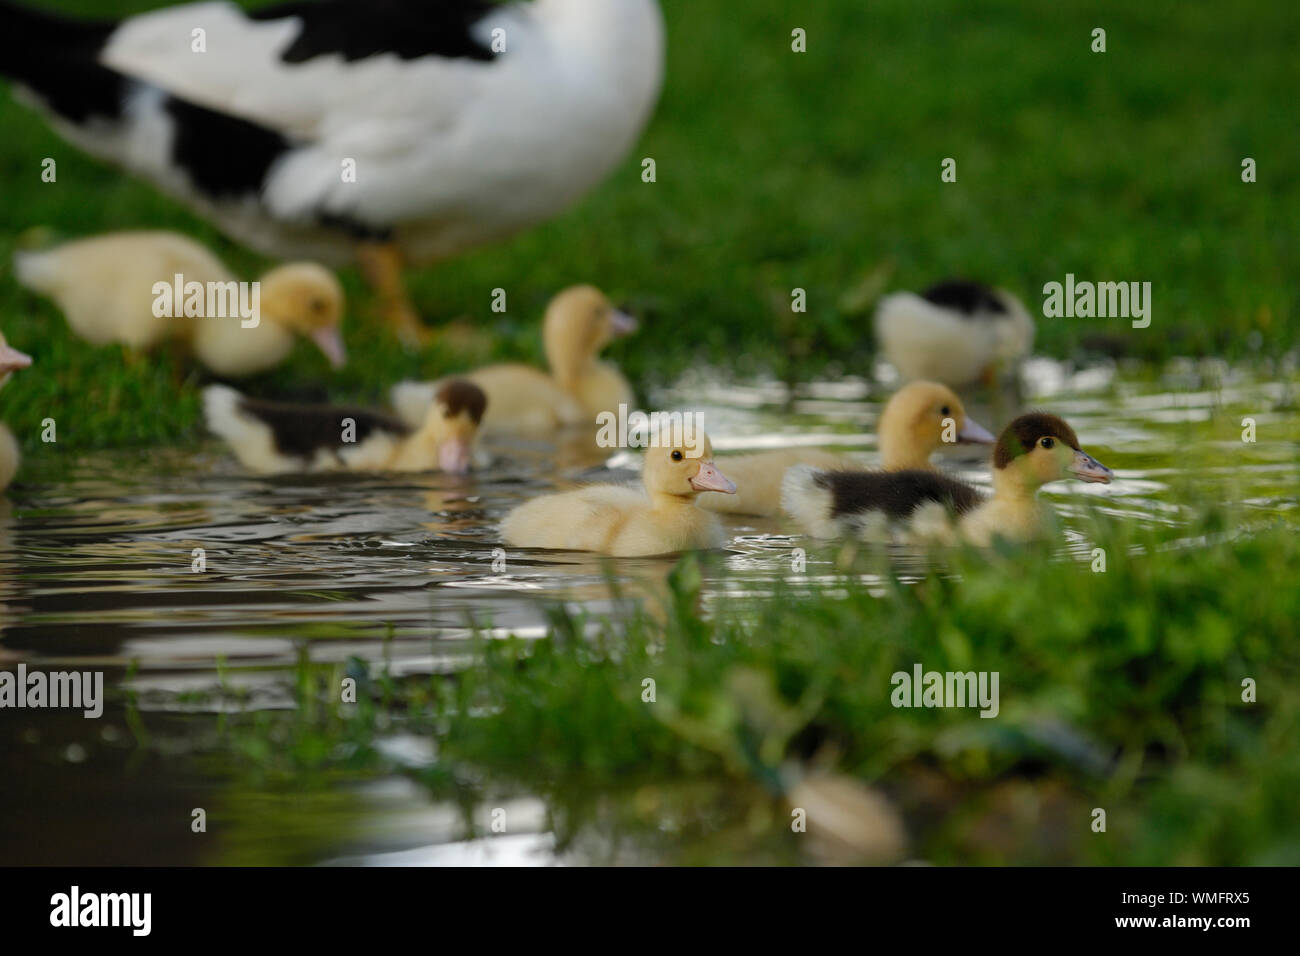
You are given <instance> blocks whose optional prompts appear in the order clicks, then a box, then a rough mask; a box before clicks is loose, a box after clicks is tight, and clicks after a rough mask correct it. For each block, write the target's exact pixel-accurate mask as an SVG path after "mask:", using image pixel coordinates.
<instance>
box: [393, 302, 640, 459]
mask: <svg viewBox="0 0 1300 956" xmlns="http://www.w3.org/2000/svg"><path fill="white" fill-rule="evenodd" d="M636 328H637V323H636V320H635V319H634V318H632V317H631V316H630V315H627V314H625V313H623V312H620V311H619V310H618V309H616V308H614V306H613V305H611V304H610V302H609V300H608V299H607V298H605V295H604V294H603V293H602V292H601V291H600V290H599V289H596V288H594V287H593V286H589V285H579V286H573V287H571V288H568V289H565V290H564V291H563V292H561V293H559V294H558V295H557V296H555V298H553V299H552V300H551V302H550V304H549V305H548V306H547V308H546V318H545V320H544V322H543V325H542V344H543V346H544V347H545V349H546V360H547V363H548V364H549V365H550V369H551V370H550V374H547V373H546V372H544V371H542V370H541V369H538V368H533V367H532V366H530V365H523V364H519V363H509V364H501V365H488V366H486V367H484V368H481V369H478V370H476V371H473V372H469V373H468V374H466V375H464V376H463V377H464V378H467V379H469V380H470V381H471V382H473V383H474V384H475V385H477V386H479V388H481V389H483V391H484V392H485V393H486V394H487V397H488V411H487V415H486V417H485V418H484V420H483V428H484V430H485V431H496V432H512V433H525V432H539V431H553V430H555V429H557V428H564V427H568V426H590V427H591V428H593V429H594V428H595V426H596V416H597V415H598V414H600V413H601V412H604V411H608V412H613V413H615V414H617V413H618V406H619V405H627V406H629V407H631V406H632V405H633V404H634V402H635V396H634V395H633V393H632V387H631V386H630V385H628V383H627V379H625V378H624V377H623V375H622V374H621V373H620V372H619V371H618V369H617V368H615V367H614V366H613V365H610V364H608V363H606V362H601V361H599V360H598V359H597V358H596V356H597V355H599V354H600V351H601V349H603V348H604V347H605V346H606V345H608V344H609V343H610V342H611V341H612V340H613V339H615V338H618V337H619V336H622V335H627V334H630V333H631V332H635V331H636ZM437 384H438V383H436V382H399V383H398V384H397V385H395V386H393V390H392V401H393V407H394V408H395V409H396V410H397V413H398V415H400V416H401V418H402V420H403V421H405V422H407V423H408V424H413V423H415V422H418V421H420V420H421V419H423V417H424V413H425V410H426V409H427V408H428V407H429V402H430V401H431V400H432V396H433V393H434V390H435V389H436V388H437Z"/></svg>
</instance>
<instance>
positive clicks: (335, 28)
mask: <svg viewBox="0 0 1300 956" xmlns="http://www.w3.org/2000/svg"><path fill="white" fill-rule="evenodd" d="M492 7H493V4H491V3H488V2H486V0H435V2H432V3H419V2H415V0H293V2H290V3H281V4H276V5H274V6H270V7H264V8H262V9H260V10H253V11H250V12H249V14H248V16H249V18H250V19H252V20H282V19H285V18H287V17H294V18H296V19H298V20H299V21H300V22H301V24H302V26H301V28H300V30H299V32H298V35H297V36H296V37H295V38H294V41H293V42H292V43H290V44H289V45H288V46H287V47H285V48H284V50H283V51H281V53H280V59H282V60H283V61H284V62H286V63H305V62H307V61H308V60H311V59H313V58H315V57H318V56H324V55H327V54H340V55H341V56H342V57H343V58H344V59H345V60H349V61H351V60H360V59H364V58H365V57H368V56H374V55H375V54H378V53H392V54H395V55H397V56H398V57H400V58H402V59H403V60H413V59H415V58H417V57H421V56H430V55H433V56H441V57H448V58H460V57H463V58H466V59H470V60H491V59H492V58H493V53H492V50H491V49H490V48H489V47H487V46H485V45H483V44H482V43H481V42H479V40H478V39H477V38H476V37H475V36H474V34H473V31H472V28H473V27H474V25H475V24H476V23H478V22H479V21H480V20H482V19H483V17H484V15H486V14H487V13H488V11H490V10H491V9H492Z"/></svg>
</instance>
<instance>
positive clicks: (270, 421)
mask: <svg viewBox="0 0 1300 956" xmlns="http://www.w3.org/2000/svg"><path fill="white" fill-rule="evenodd" d="M486 404H487V398H486V396H485V395H484V394H483V391H482V389H480V388H479V387H478V386H477V385H475V384H473V383H472V382H467V381H465V380H463V379H449V380H447V381H445V382H443V383H442V384H441V385H440V386H439V388H438V391H437V393H436V394H435V395H434V400H433V403H432V404H431V405H430V406H429V409H428V411H427V413H426V414H425V418H424V421H423V422H422V423H421V424H420V425H419V426H418V427H412V426H409V425H407V424H405V423H404V422H402V421H401V420H400V419H397V418H394V417H392V416H390V415H386V414H384V413H382V412H374V411H371V410H369V409H364V408H347V407H341V406H331V405H294V404H289V403H284V402H267V401H260V400H257V399H251V398H247V397H245V396H243V395H241V394H240V393H239V392H237V391H235V390H234V389H233V388H228V387H227V386H224V385H210V386H208V387H207V388H205V389H204V390H203V413H204V417H205V418H206V420H207V424H208V429H209V430H210V431H212V432H213V433H214V434H215V435H218V436H220V437H221V438H223V439H224V440H225V442H226V444H227V445H229V446H230V450H231V451H232V452H234V454H235V457H236V458H238V459H239V461H240V463H241V464H242V465H243V466H244V467H245V468H248V469H249V470H250V471H256V472H259V473H262V474H290V473H296V472H315V471H407V472H410V471H444V472H446V473H448V474H453V475H463V474H465V473H466V472H468V471H469V470H470V468H471V467H474V466H480V467H481V466H482V464H484V463H485V459H483V458H482V457H481V455H479V454H478V453H477V452H476V448H475V439H476V438H477V435H478V426H479V422H481V421H482V420H483V411H484V408H485V406H486Z"/></svg>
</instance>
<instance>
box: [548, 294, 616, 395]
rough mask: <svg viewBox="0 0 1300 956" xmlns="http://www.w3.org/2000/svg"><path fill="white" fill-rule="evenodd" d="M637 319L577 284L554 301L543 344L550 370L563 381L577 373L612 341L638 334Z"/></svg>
mask: <svg viewBox="0 0 1300 956" xmlns="http://www.w3.org/2000/svg"><path fill="white" fill-rule="evenodd" d="M636 327H637V323H636V320H635V319H633V318H632V317H631V316H630V315H627V314H626V313H624V312H620V311H619V310H618V309H616V308H614V306H613V305H612V304H611V303H610V301H609V299H607V298H605V294H604V293H603V292H601V291H600V290H599V289H597V288H596V287H595V286H590V285H575V286H570V287H569V288H567V289H565V290H564V291H563V292H561V293H560V294H559V295H557V296H555V298H553V299H551V302H550V304H549V305H548V306H547V307H546V319H545V320H544V322H543V324H542V341H543V344H544V345H545V347H546V360H547V362H548V363H550V366H551V371H553V372H554V373H555V376H556V377H557V378H559V379H560V380H561V381H563V380H565V379H567V378H571V377H573V376H575V375H576V374H578V372H579V371H580V370H581V368H582V366H583V365H585V364H586V363H587V362H590V361H591V360H592V359H593V358H595V357H596V355H597V354H598V353H599V352H600V350H601V349H603V348H604V347H605V346H606V345H608V344H609V343H610V341H611V340H612V339H615V338H617V337H618V336H620V335H627V334H629V333H631V332H635V331H636Z"/></svg>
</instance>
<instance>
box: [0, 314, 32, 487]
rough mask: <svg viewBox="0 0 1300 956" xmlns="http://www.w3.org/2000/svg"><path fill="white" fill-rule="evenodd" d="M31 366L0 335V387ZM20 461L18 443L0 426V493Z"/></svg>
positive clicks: (28, 357)
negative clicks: (15, 373)
mask: <svg viewBox="0 0 1300 956" xmlns="http://www.w3.org/2000/svg"><path fill="white" fill-rule="evenodd" d="M31 364H32V357H31V356H30V355H26V354H24V353H23V352H20V351H18V350H17V349H16V348H14V347H13V346H11V345H10V344H9V343H8V342H6V341H5V337H4V334H3V333H0V386H3V385H4V384H5V383H6V382H8V381H9V376H10V375H12V374H13V373H14V372H16V371H18V370H19V369H20V368H27V366H29V365H31ZM21 460H22V457H21V455H20V454H19V451H18V442H17V441H15V440H14V436H13V433H12V432H10V431H9V429H7V428H5V426H4V425H0V491H3V490H4V489H5V488H8V487H9V482H11V481H13V480H14V475H15V474H17V473H18V464H19V462H20V461H21Z"/></svg>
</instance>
